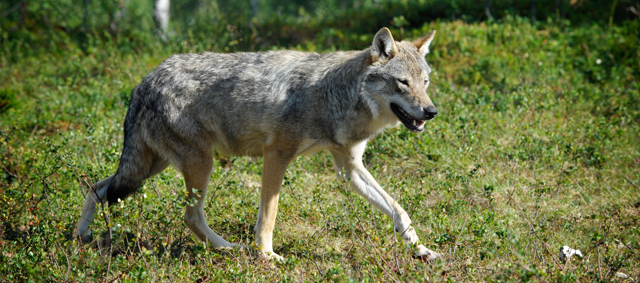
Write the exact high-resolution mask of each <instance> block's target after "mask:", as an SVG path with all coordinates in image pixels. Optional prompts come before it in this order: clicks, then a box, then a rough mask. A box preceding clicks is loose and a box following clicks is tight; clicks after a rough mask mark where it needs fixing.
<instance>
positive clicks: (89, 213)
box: [76, 175, 115, 242]
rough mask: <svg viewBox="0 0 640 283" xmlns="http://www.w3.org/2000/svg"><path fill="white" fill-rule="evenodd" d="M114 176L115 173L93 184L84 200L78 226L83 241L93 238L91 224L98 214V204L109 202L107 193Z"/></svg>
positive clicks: (79, 235)
mask: <svg viewBox="0 0 640 283" xmlns="http://www.w3.org/2000/svg"><path fill="white" fill-rule="evenodd" d="M113 176H115V175H111V176H109V177H108V178H106V179H104V180H102V181H100V182H97V183H95V184H93V186H91V188H89V192H88V193H87V197H86V198H85V200H84V205H82V215H81V216H80V220H79V221H78V224H77V226H76V228H77V233H78V234H77V236H78V237H80V239H81V240H82V241H83V242H88V241H89V239H90V238H91V231H90V230H89V226H91V223H93V219H94V217H95V214H96V205H97V204H98V203H101V204H104V203H106V202H107V197H106V194H107V190H108V189H109V184H110V183H111V180H112V179H113Z"/></svg>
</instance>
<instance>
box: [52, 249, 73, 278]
mask: <svg viewBox="0 0 640 283" xmlns="http://www.w3.org/2000/svg"><path fill="white" fill-rule="evenodd" d="M56 245H57V246H58V248H59V249H60V250H62V253H63V254H64V258H66V259H67V272H66V273H65V274H64V280H67V278H69V272H71V262H70V261H69V257H68V256H67V253H66V252H65V251H64V249H63V248H62V247H60V244H58V243H56Z"/></svg>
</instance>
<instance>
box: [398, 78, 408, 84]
mask: <svg viewBox="0 0 640 283" xmlns="http://www.w3.org/2000/svg"><path fill="white" fill-rule="evenodd" d="M398 82H399V83H401V84H403V85H406V86H409V82H408V81H407V80H405V79H398Z"/></svg>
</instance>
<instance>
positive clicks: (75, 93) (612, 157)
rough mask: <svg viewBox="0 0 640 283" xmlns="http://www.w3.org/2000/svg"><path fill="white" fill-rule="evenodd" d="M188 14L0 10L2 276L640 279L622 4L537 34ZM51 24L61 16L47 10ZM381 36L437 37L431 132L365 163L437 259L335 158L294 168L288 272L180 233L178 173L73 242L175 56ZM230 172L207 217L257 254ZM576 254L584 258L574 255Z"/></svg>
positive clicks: (376, 9)
mask: <svg viewBox="0 0 640 283" xmlns="http://www.w3.org/2000/svg"><path fill="white" fill-rule="evenodd" d="M9 2H11V3H18V2H19V1H9ZM138 2H140V3H138ZM173 2H176V3H174V5H182V6H180V7H182V8H181V9H176V12H175V15H176V16H175V21H174V22H172V28H171V30H172V31H173V32H174V34H173V35H170V37H169V39H168V41H167V42H163V41H162V40H160V39H158V37H157V36H156V34H155V33H154V32H153V20H152V18H151V16H150V15H149V14H148V12H149V10H150V9H152V8H153V7H152V4H149V3H147V1H144V3H146V4H144V3H143V1H134V0H131V1H130V2H126V3H128V4H123V3H125V2H124V1H113V2H108V1H105V2H104V3H109V5H113V7H112V6H104V5H103V3H102V2H99V1H92V2H91V5H92V6H91V7H92V11H94V15H93V16H92V17H91V18H90V22H89V23H88V24H87V25H86V26H84V25H83V19H82V8H81V7H80V8H78V7H73V5H71V1H55V2H54V3H57V4H53V3H49V2H44V1H43V2H39V1H32V2H30V5H29V6H28V8H27V14H28V15H29V16H28V17H27V19H26V20H25V21H24V23H23V25H22V27H20V28H19V29H17V30H15V31H10V30H11V27H13V26H14V25H18V24H19V22H20V14H19V11H20V10H16V12H14V13H12V14H10V15H8V16H7V17H6V18H3V19H0V27H1V29H0V37H1V38H0V49H1V50H2V51H1V53H0V156H1V157H0V165H1V167H0V168H1V170H0V262H1V263H2V264H0V274H2V279H3V280H6V281H33V282H41V281H65V280H71V281H111V280H119V281H121V282H137V281H196V280H200V281H199V282H203V281H206V280H209V281H210V282H218V281H222V280H229V281H231V280H239V281H267V280H269V281H276V280H277V281H315V280H327V281H376V282H377V281H391V280H397V281H414V280H415V281H422V280H424V279H425V278H428V279H429V280H433V281H454V282H455V281H462V280H468V281H503V282H507V281H510V282H521V281H533V282H537V281H543V280H546V281H552V282H574V281H581V282H584V281H614V280H619V281H622V282H631V281H632V280H633V281H635V280H638V279H640V81H639V78H640V63H639V62H640V21H639V20H638V19H628V18H625V17H623V16H616V17H612V19H613V20H612V21H611V24H610V21H609V18H610V17H609V15H610V12H611V11H617V10H616V9H618V10H619V9H623V11H622V12H624V7H623V6H622V4H623V3H626V2H625V1H620V3H619V7H611V6H605V7H606V9H600V10H602V11H594V12H593V15H594V17H596V16H598V19H597V20H595V19H594V20H592V21H591V22H590V21H589V20H588V19H586V18H579V17H578V16H577V15H574V16H573V17H574V18H571V17H570V15H567V16H566V17H565V18H564V19H559V18H557V17H555V16H554V15H555V14H554V13H552V12H551V11H548V10H545V9H543V8H542V7H541V8H540V9H539V15H538V19H543V17H544V20H543V21H538V22H536V23H535V24H533V25H532V24H531V22H530V20H529V19H527V18H523V17H521V16H520V15H525V16H526V15H527V13H526V12H518V11H520V10H517V11H510V10H504V9H503V10H498V9H497V8H496V11H494V12H493V13H494V16H495V17H496V19H494V20H489V21H485V22H477V21H476V20H484V19H482V18H481V16H478V15H476V14H473V13H472V12H469V15H470V16H468V17H470V18H464V17H462V16H460V17H457V16H456V17H455V19H456V20H451V18H452V17H451V16H450V15H447V14H442V13H441V14H434V17H439V18H442V19H441V20H434V21H433V22H427V23H421V22H419V20H418V19H419V18H418V17H419V15H421V14H420V11H424V10H425V9H426V8H425V7H428V5H436V4H438V5H444V4H442V3H444V1H422V2H420V1H417V3H419V5H418V4H415V5H417V6H415V7H414V6H411V5H414V4H408V2H402V1H380V3H382V4H379V6H375V5H374V4H371V3H369V2H368V1H362V2H361V3H362V8H361V11H360V12H361V13H358V10H357V9H356V8H349V9H343V12H341V13H338V14H337V15H336V16H326V15H328V13H329V12H326V10H327V9H329V10H331V9H335V8H336V7H339V5H340V4H339V3H337V1H335V2H336V3H334V2H331V1H329V2H327V3H330V4H326V5H329V6H327V7H324V8H323V7H321V6H313V7H311V6H309V7H306V8H304V9H300V8H299V9H293V8H292V7H294V8H295V7H298V6H295V5H293V4H291V5H290V6H287V7H285V8H282V9H281V10H282V11H281V13H282V14H283V15H278V9H276V8H273V7H274V6H273V5H272V6H269V5H270V4H269V3H271V2H269V1H261V2H260V3H261V5H262V6H260V7H261V10H260V11H264V13H262V12H261V14H259V16H258V17H256V18H253V20H251V17H250V15H249V14H248V13H241V14H240V15H236V16H237V17H234V16H232V15H230V14H229V13H227V11H234V10H240V9H245V8H246V7H244V6H238V7H224V6H217V5H213V4H215V3H216V2H215V1H201V2H203V3H206V4H211V5H209V6H208V7H209V8H210V9H211V10H201V9H195V8H194V10H193V12H192V13H189V10H188V8H189V7H190V6H189V5H195V4H194V3H195V2H198V1H173ZM192 2H193V3H192ZM293 2H295V1H292V3H293ZM354 2H355V1H353V2H349V1H346V2H345V3H350V4H349V5H351V4H353V3H354ZM446 2H447V3H456V2H455V1H446ZM476 2H479V1H476ZM539 2H540V3H547V2H549V3H552V4H553V3H555V2H556V1H539ZM578 2H580V1H578ZM583 2H584V1H583ZM595 2H597V3H600V2H598V1H595ZM614 2H617V1H614ZM627 2H628V1H627ZM367 3H369V4H370V6H366V5H369V4H367ZM372 3H373V2H372ZM403 3H404V4H403ZM457 3H466V2H464V1H458V2H457ZM500 3H501V2H497V4H495V5H496V7H498V8H499V7H501V6H500V5H506V4H504V3H502V4H500ZM586 3H587V4H588V3H591V2H589V1H586ZM137 4H139V5H137ZM587 4H584V5H587ZM65 5H66V6H65ZM100 5H103V6H100ZM105 5H106V4H105ZM118 5H120V6H118ZM123 5H126V7H128V9H127V15H128V16H127V17H125V18H124V19H123V20H122V21H120V22H119V26H118V27H117V29H116V30H110V29H109V26H110V16H109V15H111V14H113V17H116V16H117V15H116V13H115V12H114V13H111V14H110V13H106V12H105V13H101V12H99V11H121V10H122V8H123V7H125V6H123ZM234 5H235V4H234ZM237 5H240V4H237ZM242 5H247V4H246V3H245V4H242ZM331 5H333V6H331ZM384 5H388V6H384ZM393 5H396V6H393ZM403 5H404V6H403ZM420 5H422V6H420ZM566 5H568V3H567V4H566ZM609 5H610V4H609ZM7 6H8V5H4V4H3V5H2V6H0V12H1V11H2V10H5V9H8V7H7ZM391 6H393V7H396V8H395V10H391V9H386V8H385V7H391ZM587 6H588V5H587ZM247 7H248V6H247ZM269 7H271V9H268V8H269ZM300 7H301V6H300ZM421 7H422V8H421ZM621 7H622V8H621ZM472 8H473V9H472ZM569 8H570V7H567V9H569ZM74 9H75V10H74ZM225 9H228V10H225ZM305 9H306V10H305ZM322 9H325V10H322ZM421 9H422V10H421ZM442 9H443V11H444V10H446V9H444V8H442ZM461 9H462V8H461ZM474 9H475V10H478V9H480V8H478V7H469V11H475V10H474ZM585 9H586V8H585ZM43 11H50V12H51V13H49V14H48V15H49V16H48V19H47V18H46V17H42V15H44V14H45V13H44V12H43ZM95 11H98V12H95ZM207 11H210V12H211V14H212V16H211V15H203V14H204V13H206V12H207ZM322 11H325V12H322ZM385 11H386V12H385ZM447 11H448V10H447ZM464 11H466V10H464ZM545 11H546V12H545ZM590 11H591V10H590ZM598 12H600V14H598ZM622 12H615V13H622ZM180 13H182V14H180ZM434 13H436V12H434ZM443 13H444V12H443ZM545 13H547V14H545ZM190 14H191V15H192V16H189V15H190ZM414 14H415V15H414ZM460 14H461V15H462V14H464V13H463V12H460ZM292 15H293V16H292ZM322 15H325V16H322ZM356 15H357V18H354V17H356ZM474 15H476V16H474ZM615 15H618V14H615ZM400 16H402V18H400ZM45 19H47V20H46V21H48V22H44V21H45ZM212 19H215V21H213V20H212ZM567 19H568V20H567ZM360 20H362V21H360ZM427 20H428V18H427ZM382 26H389V27H390V28H391V29H392V31H393V33H394V36H395V37H397V38H406V39H413V38H416V37H418V36H420V35H423V34H426V32H428V31H430V30H433V29H436V30H437V31H438V34H437V35H436V38H435V41H434V42H433V44H432V48H431V50H432V53H431V54H429V55H428V56H427V60H428V61H429V62H430V64H431V66H432V67H433V69H434V70H435V72H434V73H433V77H432V83H431V87H430V94H431V98H432V99H433V101H434V102H435V103H436V106H437V107H438V110H439V115H438V116H437V117H436V119H434V120H433V121H431V122H428V123H427V125H426V130H425V132H424V133H422V134H413V133H411V132H409V131H407V130H406V129H404V128H400V127H398V128H393V129H388V130H386V131H385V132H383V133H381V134H380V135H379V136H378V137H377V138H375V139H374V140H372V141H371V142H370V145H369V148H368V150H367V152H366V154H365V159H366V165H367V167H368V168H369V170H370V172H371V173H372V174H373V175H374V176H375V177H376V179H377V180H378V182H379V183H380V184H381V185H383V187H385V188H386V189H387V190H388V192H389V193H390V194H391V195H393V196H394V197H395V198H396V199H397V200H398V202H399V203H400V204H401V205H402V206H403V207H404V208H405V209H406V210H407V212H408V213H409V214H410V215H411V217H412V219H413V221H414V223H415V227H416V229H417V230H418V233H419V236H420V237H421V239H422V241H423V243H424V244H425V245H426V246H427V247H428V248H430V249H433V250H436V251H438V252H441V253H443V254H444V255H445V260H444V261H438V262H435V263H433V264H428V263H423V262H420V261H417V260H414V259H412V258H411V254H410V252H408V251H407V250H405V249H404V248H403V247H401V246H399V245H397V244H399V243H400V242H399V241H397V240H396V238H395V237H394V234H393V229H392V225H391V220H390V219H387V218H386V217H385V216H383V215H382V214H381V213H380V212H378V211H377V210H375V209H373V208H372V207H371V206H370V205H369V204H368V203H366V202H365V201H364V199H363V198H361V197H359V196H358V195H356V194H355V193H354V192H352V191H351V189H350V188H349V186H348V184H347V183H345V182H343V181H340V180H338V179H337V178H336V177H335V172H334V170H333V168H332V158H331V156H330V155H329V154H327V153H319V154H317V155H314V156H308V157H300V158H298V159H297V160H296V161H295V162H294V163H292V164H291V165H290V167H289V169H288V171H287V176H286V179H285V185H284V188H283V194H282V195H281V204H280V209H279V214H278V220H277V225H276V231H275V235H274V239H275V241H274V248H275V251H276V252H277V253H279V254H280V255H282V256H284V257H285V258H286V262H284V263H282V264H274V263H270V262H266V261H264V260H262V259H260V258H257V257H256V255H255V254H253V253H248V252H240V251H232V252H219V251H215V250H211V249H208V248H206V247H204V246H203V245H202V243H199V242H197V241H196V240H195V238H194V237H193V236H192V235H191V233H190V232H189V230H188V229H187V228H186V226H185V225H184V224H183V222H182V214H183V207H184V206H185V205H189V202H190V201H189V199H187V198H186V197H185V194H184V183H183V180H182V178H181V177H180V176H179V174H178V173H177V172H176V171H175V169H173V168H171V167H170V168H169V169H167V170H166V171H165V172H163V173H162V174H160V175H158V176H156V177H154V178H152V179H150V180H149V181H147V182H146V183H145V185H144V187H143V188H141V189H140V191H139V193H137V194H135V195H134V196H133V197H131V198H129V199H127V200H125V201H123V202H122V203H119V204H116V205H113V206H112V207H110V208H106V207H105V209H104V210H101V211H100V213H99V214H98V215H97V217H96V222H95V224H94V226H93V229H94V233H95V235H96V236H95V239H94V242H93V243H92V244H86V245H82V244H79V243H78V242H77V241H75V240H72V239H71V237H70V234H71V232H72V230H73V226H74V225H75V223H76V221H77V218H78V217H79V215H80V208H81V205H82V202H83V200H84V194H85V193H86V190H87V184H88V183H93V182H95V181H97V180H100V179H102V178H104V177H105V176H108V175H110V174H113V173H114V172H115V170H116V167H117V162H118V159H119V155H120V150H121V146H122V145H121V143H122V135H123V134H122V122H123V120H124V115H125V113H126V109H127V104H128V99H129V95H130V92H131V90H132V89H133V88H134V87H135V86H136V85H137V84H138V83H139V82H140V81H141V79H142V78H143V76H144V75H145V74H147V73H148V72H149V71H151V70H152V69H153V68H154V67H155V66H157V65H158V64H159V63H160V62H161V61H162V60H164V59H165V58H166V57H168V56H169V55H170V54H173V53H177V52H202V51H205V50H208V51H216V52H232V51H244V50H267V49H272V48H292V49H300V50H310V51H315V52H328V51H331V50H336V49H362V48H366V47H368V46H369V44H370V41H371V39H372V37H373V34H374V33H375V31H377V30H378V29H379V28H380V27H382ZM83 27H84V29H83ZM215 160H216V161H215V162H216V165H217V166H216V167H215V169H214V173H213V176H212V179H211V183H210V188H209V189H210V194H209V197H208V205H207V206H206V208H205V210H206V213H207V216H208V220H209V221H208V222H209V225H210V226H211V227H212V229H214V230H215V231H216V232H218V233H220V234H221V235H222V236H223V237H225V238H226V239H227V240H229V241H231V242H237V243H245V244H248V243H251V242H252V241H253V233H252V228H253V224H254V223H255V221H256V219H255V217H256V215H257V203H258V191H259V184H260V174H261V163H262V161H261V159H260V158H246V157H242V158H234V157H222V156H221V157H216V159H215ZM109 227H110V228H111V229H109ZM109 230H111V232H112V234H113V239H112V241H111V242H110V243H109V241H108V238H109V236H108V235H109ZM565 245H566V246H569V247H571V248H574V249H580V250H581V251H582V253H583V254H584V258H583V259H582V260H580V259H577V258H572V259H571V260H569V261H567V262H562V260H561V258H560V256H559V254H560V252H559V251H560V247H562V246H565ZM618 272H620V273H624V274H626V275H629V276H630V277H631V278H632V279H626V280H625V279H623V278H621V277H617V275H616V273H618Z"/></svg>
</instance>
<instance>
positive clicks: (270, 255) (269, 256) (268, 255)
mask: <svg viewBox="0 0 640 283" xmlns="http://www.w3.org/2000/svg"><path fill="white" fill-rule="evenodd" d="M260 256H261V257H263V258H266V259H267V260H269V261H271V260H276V261H278V262H283V261H284V257H282V256H280V255H279V254H277V253H274V252H260Z"/></svg>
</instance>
